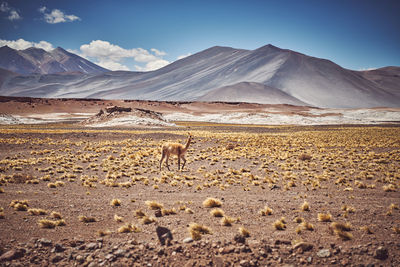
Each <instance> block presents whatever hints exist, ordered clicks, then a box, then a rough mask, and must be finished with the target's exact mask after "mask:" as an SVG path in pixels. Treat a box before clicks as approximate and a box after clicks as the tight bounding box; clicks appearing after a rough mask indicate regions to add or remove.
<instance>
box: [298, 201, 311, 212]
mask: <svg viewBox="0 0 400 267" xmlns="http://www.w3.org/2000/svg"><path fill="white" fill-rule="evenodd" d="M300 210H301V211H310V205H309V204H308V202H307V201H304V203H303V204H302V205H301V206H300Z"/></svg>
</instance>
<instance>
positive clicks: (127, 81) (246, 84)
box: [0, 45, 400, 108]
mask: <svg viewBox="0 0 400 267" xmlns="http://www.w3.org/2000/svg"><path fill="white" fill-rule="evenodd" d="M2 49H4V47H3V48H0V52H1V53H3V52H2V51H1V50H2ZM8 50H10V48H8ZM27 50H29V52H30V54H31V55H32V54H35V52H34V51H35V50H36V48H30V49H27ZM56 50H57V51H64V52H66V51H65V50H63V49H61V48H57V49H55V50H53V51H52V52H50V54H53V53H54V54H56V52H54V51H56ZM23 51H26V50H23ZM23 51H22V52H23ZM1 53H0V56H1ZM66 53H68V54H69V56H70V60H67V62H69V65H68V66H78V68H79V67H81V68H83V69H84V70H81V71H79V70H77V69H76V67H75V68H74V69H73V68H72V67H71V68H70V69H69V70H68V71H67V70H66V71H65V72H62V73H54V72H52V73H49V74H43V73H41V72H40V71H34V72H36V73H34V74H32V73H31V74H24V75H21V74H16V73H12V72H10V71H13V72H17V71H16V70H13V69H12V68H11V67H7V68H6V67H5V64H3V65H0V67H2V68H6V69H8V70H9V71H6V70H2V71H0V95H4V96H31V97H51V98H56V97H57V98H59V97H60V98H72V97H73V98H102V99H136V100H160V101H227V102H253V103H263V104H292V105H308V106H315V107H324V108H370V107H378V106H379V107H382V106H384V107H400V67H385V68H381V69H376V70H370V71H354V70H349V69H345V68H342V67H341V66H339V65H337V64H335V63H334V62H332V61H329V60H326V59H320V58H316V57H311V56H307V55H304V54H301V53H298V52H295V51H292V50H288V49H281V48H278V47H275V46H273V45H266V46H263V47H260V48H258V49H255V50H244V49H235V48H231V47H220V46H215V47H211V48H209V49H206V50H204V51H201V52H199V53H196V54H194V55H191V56H188V57H186V58H183V59H181V60H178V61H175V62H173V63H171V64H169V65H167V66H165V67H163V68H161V69H158V70H155V71H151V72H127V71H107V70H105V69H102V68H101V67H99V66H97V65H94V64H93V63H91V62H90V63H91V64H93V65H90V64H89V63H87V62H89V61H87V62H86V61H83V60H85V59H83V58H81V57H79V56H77V55H74V54H71V53H69V52H66ZM41 62H43V61H41ZM57 62H58V61H57ZM76 62H78V63H76ZM79 62H80V63H79ZM82 62H85V63H87V64H85V66H86V65H87V66H91V67H93V68H91V69H90V70H89V69H85V68H84V66H83V65H82V64H83V63H82ZM8 63H9V66H11V65H12V64H11V63H10V62H8ZM23 66H25V65H24V64H23V65H22V66H19V67H18V68H16V69H27V68H25V67H23ZM45 66H46V65H45ZM96 67H97V68H96ZM38 68H39V67H38ZM39 69H42V70H44V69H45V68H44V67H42V68H39ZM66 69H67V68H66Z"/></svg>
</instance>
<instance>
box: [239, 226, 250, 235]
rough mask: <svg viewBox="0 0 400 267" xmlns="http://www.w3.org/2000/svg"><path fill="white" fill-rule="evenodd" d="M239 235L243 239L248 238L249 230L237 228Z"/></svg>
mask: <svg viewBox="0 0 400 267" xmlns="http://www.w3.org/2000/svg"><path fill="white" fill-rule="evenodd" d="M239 234H240V235H242V236H244V237H249V236H250V232H249V230H247V229H246V228H244V227H239Z"/></svg>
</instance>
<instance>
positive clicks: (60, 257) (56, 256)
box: [50, 255, 63, 263]
mask: <svg viewBox="0 0 400 267" xmlns="http://www.w3.org/2000/svg"><path fill="white" fill-rule="evenodd" d="M62 259H63V257H62V256H61V255H55V256H54V257H52V258H51V259H50V261H51V262H52V263H57V262H59V261H61V260H62Z"/></svg>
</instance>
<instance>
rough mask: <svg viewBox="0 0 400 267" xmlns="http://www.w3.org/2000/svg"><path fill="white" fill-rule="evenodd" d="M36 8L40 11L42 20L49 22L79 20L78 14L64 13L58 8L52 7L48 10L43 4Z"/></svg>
mask: <svg viewBox="0 0 400 267" xmlns="http://www.w3.org/2000/svg"><path fill="white" fill-rule="evenodd" d="M38 10H39V12H40V13H42V14H43V18H44V20H45V21H46V22H47V23H50V24H56V23H61V22H72V21H75V20H81V19H80V18H79V17H78V16H75V15H67V14H64V12H62V11H61V10H59V9H53V10H52V11H48V9H47V8H46V7H45V6H43V7H41V8H39V9H38Z"/></svg>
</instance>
